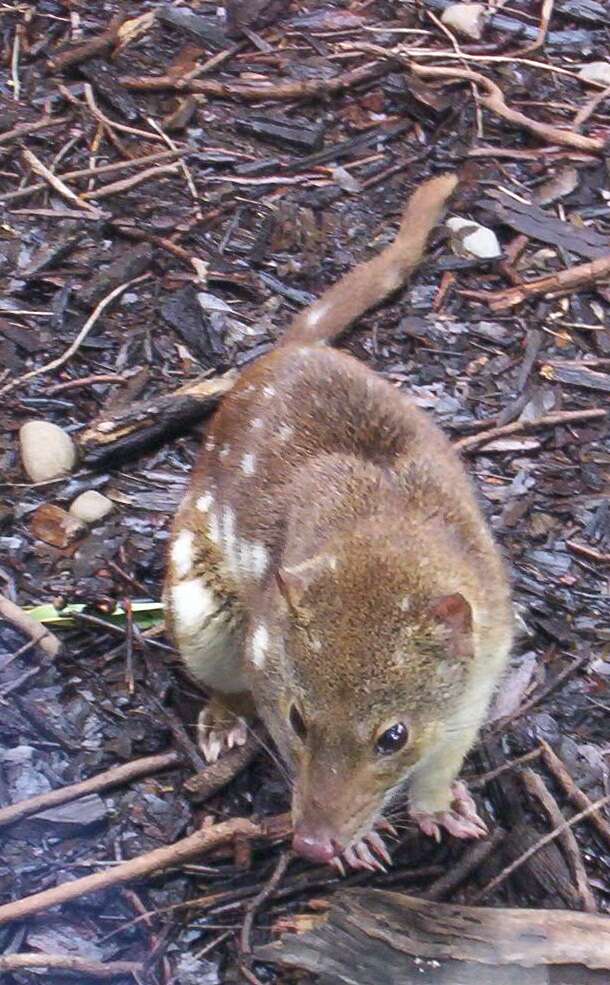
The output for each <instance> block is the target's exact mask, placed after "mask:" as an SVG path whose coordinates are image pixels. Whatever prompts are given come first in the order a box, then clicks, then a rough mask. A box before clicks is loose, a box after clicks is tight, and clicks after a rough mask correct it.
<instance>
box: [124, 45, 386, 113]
mask: <svg viewBox="0 0 610 985" xmlns="http://www.w3.org/2000/svg"><path fill="white" fill-rule="evenodd" d="M380 50H381V51H383V49H380ZM383 54H384V61H383V62H373V63H371V64H368V65H362V66H360V68H354V69H351V70H350V71H348V72H342V73H341V74H340V75H337V76H335V77H334V78H332V79H304V80H302V81H299V82H274V83H273V82H272V83H256V84H254V83H247V82H216V81H214V80H212V79H182V78H176V77H174V76H172V75H148V76H146V75H144V76H134V75H123V76H121V78H120V79H119V82H120V83H121V85H123V86H125V88H126V89H135V90H138V91H140V92H157V91H160V90H163V89H173V90H174V91H176V92H200V93H203V95H205V96H216V97H218V98H219V99H238V100H243V101H244V102H247V103H250V102H252V103H256V102H262V101H263V100H269V101H275V102H285V101H292V100H293V99H321V98H323V97H326V96H332V95H334V94H335V93H337V92H343V91H344V90H346V89H353V88H354V87H355V86H357V85H361V84H362V83H363V82H371V81H372V80H373V79H379V78H381V77H382V76H383V75H387V74H388V73H389V72H391V71H392V62H391V61H390V60H389V59H388V58H387V53H386V52H385V51H384V52H383Z"/></svg>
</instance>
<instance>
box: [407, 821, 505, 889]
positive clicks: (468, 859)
mask: <svg viewBox="0 0 610 985" xmlns="http://www.w3.org/2000/svg"><path fill="white" fill-rule="evenodd" d="M505 834H506V832H505V831H503V830H502V828H496V829H495V830H494V831H493V833H492V834H491V837H489V838H485V840H484V841H475V842H474V843H473V844H472V845H469V846H468V848H466V850H465V851H464V853H463V855H462V857H461V858H460V860H459V861H458V862H457V863H456V864H455V865H452V866H451V868H450V869H449V871H448V872H445V873H444V874H443V875H442V876H440V877H439V878H438V879H436V880H435V881H434V882H433V883H432V885H431V886H429V888H428V889H427V890H426V891H425V892H423V893H422V894H421V896H422V898H423V899H429V900H443V899H447V897H450V896H451V895H452V894H453V892H454V890H455V889H457V887H458V886H459V885H460V884H461V883H463V882H464V881H465V880H466V879H467V878H468V876H469V875H471V873H472V872H475V871H476V869H478V868H480V866H481V865H482V864H483V862H484V861H485V860H486V859H487V858H489V856H490V855H491V854H492V852H494V851H495V850H496V849H497V848H498V846H499V845H500V842H501V841H502V839H503V838H504V836H505Z"/></svg>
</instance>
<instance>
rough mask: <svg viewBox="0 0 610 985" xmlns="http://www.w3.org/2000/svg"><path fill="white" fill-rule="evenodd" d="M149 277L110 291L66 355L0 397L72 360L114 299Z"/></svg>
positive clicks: (10, 385)
mask: <svg viewBox="0 0 610 985" xmlns="http://www.w3.org/2000/svg"><path fill="white" fill-rule="evenodd" d="M147 277H148V274H141V276H140V277H134V278H133V279H132V280H128V281H125V283H124V284H119V286H118V287H115V289H114V290H113V291H110V294H107V295H106V297H104V298H102V300H101V301H100V302H99V304H98V305H97V306H96V307H95V308H94V310H93V311H92V313H91V314H90V315H89V317H88V318H87V321H86V322H85V324H84V325H83V327H82V328H81V330H80V332H79V333H78V335H77V336H76V338H75V339H74V341H73V342H71V343H70V345H69V346H68V348H67V349H66V350H65V352H64V353H62V355H61V356H58V357H57V359H52V360H51V362H50V363H46V365H45V366H39V367H38V369H32V370H30V372H29V373H25V374H24V375H23V376H20V377H19V379H17V380H11V381H10V383H7V384H6V385H5V386H3V387H2V388H1V389H0V397H1V396H3V395H4V394H5V393H10V392H11V390H15V389H16V388H17V387H18V386H21V385H22V383H25V382H26V381H27V380H31V379H33V378H34V377H35V376H40V375H41V374H42V373H50V372H51V371H52V370H54V369H58V368H59V366H63V364H64V363H66V362H67V361H68V359H70V358H71V357H72V356H73V355H74V353H75V352H77V351H78V349H79V348H80V346H81V345H82V343H83V342H84V341H85V339H86V338H87V336H88V334H89V332H90V331H91V329H92V328H93V326H94V325H95V323H96V322H97V321H98V319H99V317H100V315H102V314H103V312H104V311H105V310H106V308H107V307H108V305H109V304H111V303H112V302H113V301H114V299H115V298H117V297H118V296H119V294H122V293H123V291H126V290H127V288H128V287H131V286H132V285H133V284H139V283H140V281H143V280H145V279H146V278H147Z"/></svg>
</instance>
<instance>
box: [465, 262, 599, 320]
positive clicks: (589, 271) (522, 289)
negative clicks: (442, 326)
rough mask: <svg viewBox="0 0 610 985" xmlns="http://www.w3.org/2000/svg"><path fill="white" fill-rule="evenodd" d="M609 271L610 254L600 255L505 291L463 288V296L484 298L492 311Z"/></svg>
mask: <svg viewBox="0 0 610 985" xmlns="http://www.w3.org/2000/svg"><path fill="white" fill-rule="evenodd" d="M609 275H610V255H609V256H603V257H597V258H596V259H595V260H589V261H587V262H586V263H577V264H576V265H575V266H573V267H566V268H565V270H558V271H557V272H556V273H554V274H546V275H545V276H544V277H537V278H536V280H530V281H528V282H527V283H525V284H519V285H517V286H516V287H509V288H507V289H506V290H504V291H491V292H484V291H464V290H463V291H460V292H459V293H460V294H461V295H463V297H468V298H475V300H477V301H484V302H485V303H486V304H488V305H489V307H490V308H491V310H492V311H503V310H504V309H505V308H513V307H514V306H515V305H517V304H521V302H522V301H527V300H528V298H531V297H536V296H537V295H539V294H545V295H548V296H549V297H550V296H551V295H555V294H568V293H572V292H573V291H575V290H577V289H578V288H580V287H584V286H585V285H588V284H594V283H595V282H596V281H598V280H602V279H603V278H605V277H608V276H609Z"/></svg>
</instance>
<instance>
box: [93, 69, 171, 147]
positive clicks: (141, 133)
mask: <svg viewBox="0 0 610 985" xmlns="http://www.w3.org/2000/svg"><path fill="white" fill-rule="evenodd" d="M83 91H84V93H85V99H86V101H87V106H88V107H89V109H90V110H91V112H92V113H93V115H94V117H95V118H96V120H98V121H99V122H100V123H103V124H104V126H107V127H108V129H109V130H111V131H113V130H119V131H120V132H121V133H130V134H131V135H132V136H134V137H145V138H146V140H161V137H160V136H159V135H158V134H156V133H151V132H150V130H138V129H137V128H136V127H128V126H126V125H125V124H124V123H117V122H116V120H111V119H110V118H109V117H108V116H105V115H104V114H103V113H102V111H101V109H100V108H99V106H98V105H97V103H96V101H95V96H94V95H93V89H92V87H91V83H90V82H86V83H85V88H84V90H83ZM76 102H77V104H78V105H81V104H80V102H79V101H78V100H76Z"/></svg>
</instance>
